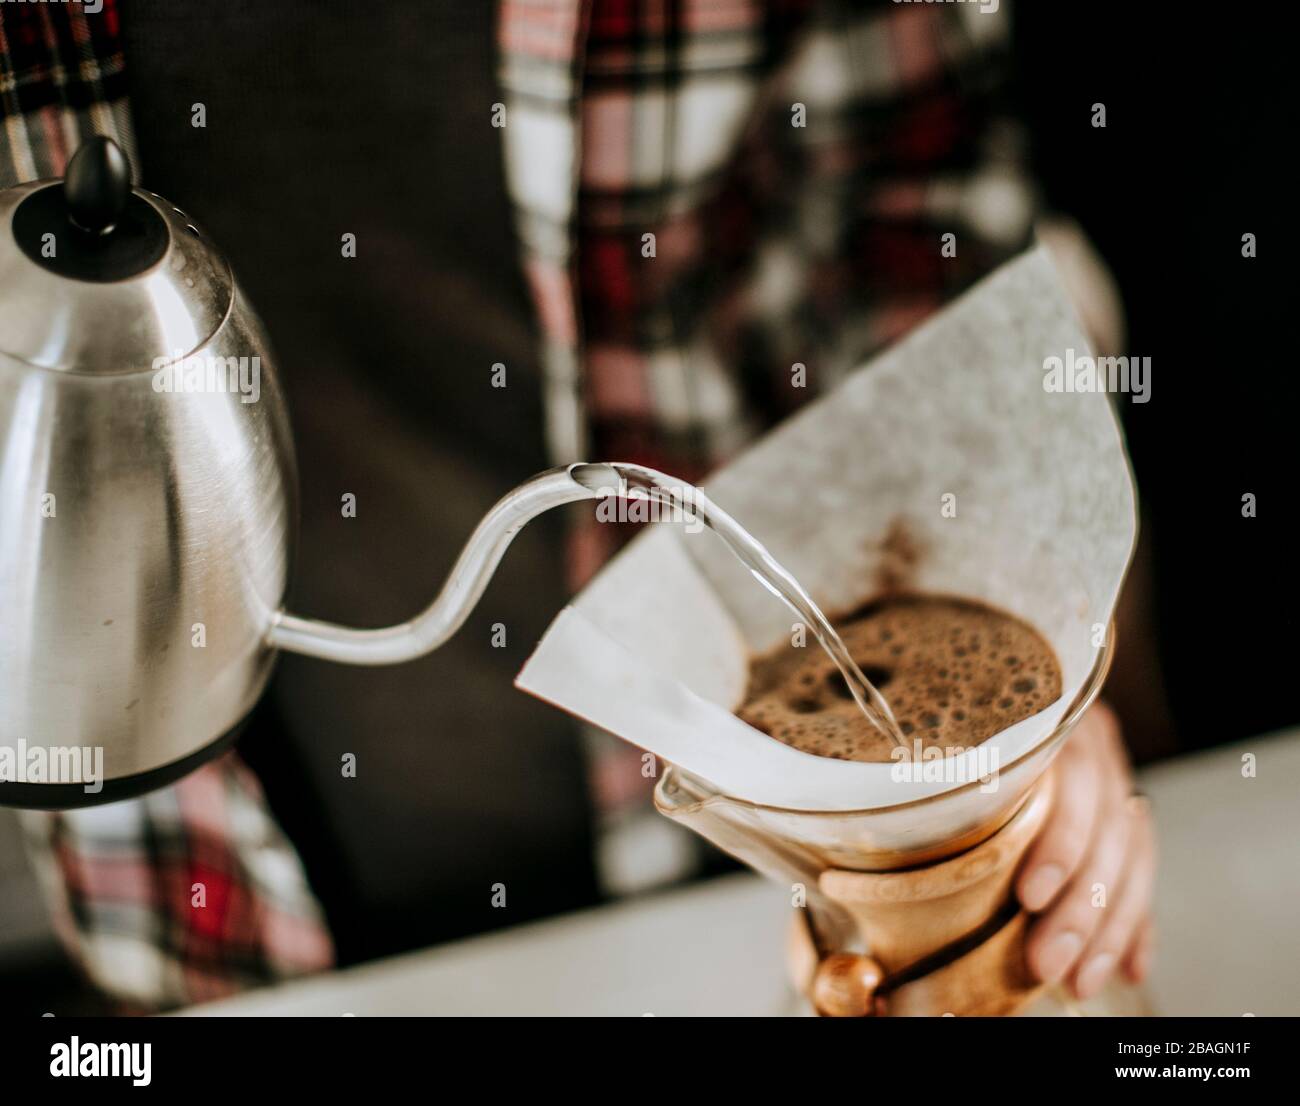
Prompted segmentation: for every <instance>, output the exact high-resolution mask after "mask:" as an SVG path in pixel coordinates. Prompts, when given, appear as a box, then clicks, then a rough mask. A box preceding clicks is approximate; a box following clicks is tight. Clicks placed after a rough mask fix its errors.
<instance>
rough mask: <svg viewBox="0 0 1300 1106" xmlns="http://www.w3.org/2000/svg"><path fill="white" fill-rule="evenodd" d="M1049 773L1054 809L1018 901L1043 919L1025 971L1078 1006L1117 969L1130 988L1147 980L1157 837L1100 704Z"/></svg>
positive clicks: (1033, 931) (1031, 854)
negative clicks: (1056, 986) (1064, 989)
mask: <svg viewBox="0 0 1300 1106" xmlns="http://www.w3.org/2000/svg"><path fill="white" fill-rule="evenodd" d="M1052 771H1053V772H1054V773H1055V774H1056V802H1055V805H1054V807H1053V809H1052V812H1051V814H1050V815H1049V816H1048V820H1047V824H1046V825H1045V826H1044V827H1043V831H1042V832H1041V833H1040V834H1039V836H1038V838H1037V840H1035V841H1034V843H1033V844H1032V845H1031V846H1030V847H1029V851H1028V853H1027V854H1026V855H1025V862H1024V864H1023V866H1022V867H1021V870H1020V872H1019V874H1018V875H1017V877H1016V894H1017V896H1018V897H1019V899H1020V902H1021V903H1022V904H1023V905H1024V907H1025V909H1026V910H1029V911H1031V912H1032V913H1035V914H1039V915H1040V916H1039V917H1038V918H1036V919H1034V921H1033V923H1032V924H1031V926H1030V929H1029V934H1028V937H1027V939H1026V948H1025V952H1026V957H1027V959H1028V963H1029V967H1030V970H1031V971H1033V972H1034V973H1035V974H1036V975H1037V976H1038V978H1040V979H1041V980H1043V981H1044V982H1046V983H1056V982H1058V981H1065V982H1066V983H1067V984H1068V985H1069V987H1070V989H1071V990H1072V991H1073V992H1074V994H1075V995H1076V996H1077V997H1078V998H1081V999H1085V998H1089V997H1091V996H1092V995H1095V994H1096V993H1097V992H1098V991H1100V990H1101V989H1102V987H1103V986H1104V985H1105V983H1106V981H1107V980H1108V979H1109V978H1110V977H1111V975H1112V974H1113V973H1114V971H1115V970H1116V969H1117V968H1118V969H1120V970H1121V971H1123V973H1124V975H1125V976H1126V977H1127V978H1128V979H1129V980H1131V981H1132V982H1134V983H1138V982H1141V981H1142V980H1143V979H1144V978H1145V977H1146V974H1147V971H1148V968H1149V966H1150V961H1151V946H1152V926H1151V917H1150V908H1151V892H1152V886H1153V884H1154V881H1155V863H1156V850H1155V834H1154V831H1153V827H1152V823H1151V814H1150V810H1149V807H1148V804H1147V801H1146V800H1145V799H1143V798H1142V797H1140V796H1136V795H1134V794H1133V779H1132V775H1131V773H1130V770H1129V763H1128V756H1127V754H1126V752H1125V750H1124V744H1123V739H1122V738H1121V736H1120V731H1119V723H1118V721H1117V720H1116V718H1115V714H1114V712H1113V711H1111V709H1110V708H1109V707H1107V706H1106V705H1105V704H1103V703H1096V704H1094V706H1093V707H1092V708H1091V709H1090V710H1089V711H1088V712H1087V713H1086V714H1085V715H1084V716H1083V718H1081V719H1080V720H1079V724H1078V725H1077V726H1076V727H1075V730H1074V732H1073V733H1072V734H1071V735H1070V736H1069V738H1067V739H1066V742H1065V746H1064V748H1062V750H1061V752H1060V754H1059V755H1058V757H1057V758H1056V763H1055V764H1054V765H1053V768H1052Z"/></svg>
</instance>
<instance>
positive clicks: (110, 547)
mask: <svg viewBox="0 0 1300 1106" xmlns="http://www.w3.org/2000/svg"><path fill="white" fill-rule="evenodd" d="M62 190H63V182H61V181H53V182H51V181H44V182H36V183H34V184H27V185H22V186H19V187H18V188H12V189H9V190H7V191H6V192H4V193H0V238H7V239H8V241H6V242H4V243H3V244H2V245H0V802H3V803H4V804H5V805H18V806H40V807H47V806H57V807H66V806H75V805H82V804H83V803H96V802H104V801H108V800H110V799H114V798H120V797H125V796H128V795H132V794H136V793H139V792H141V791H144V790H148V789H152V788H154V787H157V786H160V785H162V784H164V783H167V782H170V781H171V780H173V779H175V778H177V777H179V776H180V775H182V774H184V773H185V772H186V771H188V770H189V769H190V768H191V767H193V766H194V765H195V764H197V763H199V762H200V761H202V760H203V759H205V758H206V757H207V756H210V755H212V754H213V753H214V752H216V751H218V750H219V749H220V748H221V747H222V746H223V745H224V744H225V743H227V742H228V741H229V740H230V739H231V738H232V737H233V735H234V733H235V732H236V730H237V729H238V727H239V725H240V722H241V720H242V719H243V718H244V716H245V715H246V714H247V713H248V711H249V710H250V709H251V708H252V706H253V704H254V703H255V702H256V700H257V698H258V696H259V695H260V693H261V691H262V689H263V687H264V686H265V684H266V681H267V679H268V677H269V675H270V671H271V668H272V664H273V658H274V650H273V649H272V648H271V646H270V644H269V643H268V641H267V629H268V626H269V625H270V623H271V620H272V618H273V617H274V615H275V612H277V611H278V610H279V609H280V607H281V606H282V604H283V601H284V597H285V590H286V587H287V584H288V578H289V566H290V561H291V557H292V552H293V550H292V544H293V539H292V535H293V532H294V528H295V520H296V501H295V494H296V476H295V471H294V460H293V457H294V454H293V444H292V438H291V432H290V427H289V421H288V417H287V414H286V411H285V408H284V401H283V396H282V394H281V391H280V388H279V385H278V382H277V379H276V372H275V366H274V359H273V357H272V355H271V352H270V349H269V345H268V343H267V340H266V336H265V334H264V332H263V329H262V325H261V323H260V322H259V321H258V319H257V317H256V316H255V315H254V313H253V311H252V309H251V307H250V306H249V304H248V301H247V299H246V298H245V296H244V295H243V293H242V291H241V290H240V289H239V287H238V286H237V284H236V282H235V280H234V278H233V276H232V275H231V272H230V269H229V267H228V265H227V264H226V262H225V261H224V259H223V258H222V257H221V256H220V255H219V254H218V253H217V252H216V251H215V250H214V249H213V248H212V247H211V245H210V244H209V243H208V242H207V241H206V239H205V236H204V234H203V232H202V231H200V230H199V229H198V228H197V227H196V226H195V224H194V223H193V222H192V221H191V220H190V218H189V217H188V216H187V215H185V214H184V213H183V212H181V211H180V210H179V209H177V208H175V207H174V206H173V205H172V204H170V203H168V202H167V201H165V200H163V199H162V198H161V197H158V196H155V195H153V194H151V193H146V192H142V191H140V190H133V191H132V193H131V197H130V200H131V204H132V206H133V207H134V208H135V209H136V210H135V214H136V217H137V218H138V219H140V220H148V221H149V233H150V234H151V235H153V236H155V237H157V238H158V241H157V242H155V243H154V245H153V246H152V251H153V252H156V253H157V256H156V258H154V259H152V260H151V261H150V263H149V264H148V265H147V266H145V267H144V268H141V269H139V270H138V271H133V272H127V273H125V274H123V273H120V272H118V273H113V274H111V275H112V276H113V277H114V279H111V280H97V279H94V277H93V275H92V276H90V277H87V275H86V274H85V273H84V272H73V273H68V272H65V271H60V269H59V268H57V266H54V267H52V266H49V265H43V264H41V261H54V262H58V261H59V251H60V249H61V248H62V247H65V246H66V248H65V249H64V255H65V263H66V264H73V262H69V261H68V260H67V256H66V255H67V253H69V252H75V251H76V248H77V247H76V246H75V245H71V246H69V245H67V243H66V240H67V239H68V238H69V236H70V235H71V234H72V233H73V231H72V230H70V229H68V228H65V227H62V226H61V225H60V223H59V220H60V219H61V218H62V215H61V213H60V210H59V209H60V204H59V203H58V202H56V198H55V197H52V196H51V197H49V198H48V199H47V200H43V199H42V194H44V193H48V192H56V191H58V192H61V191H62ZM33 204H36V205H41V204H44V209H43V210H40V211H38V212H37V213H36V216H32V215H31V214H30V208H31V207H32V205H33ZM25 210H26V211H27V212H28V214H26V215H24V211H25ZM33 218H36V221H37V223H38V229H39V228H40V227H46V228H49V229H46V230H42V231H41V233H40V234H39V235H37V237H36V238H35V240H32V239H30V238H29V239H28V240H27V241H26V242H20V243H18V245H19V248H17V249H15V248H14V245H15V242H14V239H15V236H17V235H20V234H23V233H24V232H25V231H26V232H30V227H29V226H28V225H27V224H30V223H31V222H32V220H33ZM46 235H52V236H53V237H49V238H47V237H46ZM33 242H39V243H40V244H41V248H42V249H45V250H50V249H52V251H53V256H52V257H50V258H40V257H32V256H31V255H30V254H31V249H30V248H29V249H26V250H25V249H24V248H22V247H23V246H24V245H25V246H28V247H32V246H33ZM150 256H151V255H146V257H145V260H150ZM126 260H127V261H128V262H129V261H130V260H131V259H130V258H128V259H126ZM137 260H138V259H137ZM6 756H7V759H8V761H9V764H8V771H7V772H6V771H4V770H3V769H4V768H5V765H4V763H3V760H4V759H6Z"/></svg>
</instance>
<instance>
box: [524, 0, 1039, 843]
mask: <svg viewBox="0 0 1300 1106" xmlns="http://www.w3.org/2000/svg"><path fill="white" fill-rule="evenodd" d="M499 37H500V43H501V51H502V73H501V81H502V85H503V88H504V90H505V103H506V109H507V122H506V126H505V128H504V130H503V135H504V142H505V152H506V166H507V173H508V177H509V184H510V189H511V193H512V196H513V198H514V200H515V203H516V206H517V210H518V227H519V235H520V238H521V240H522V242H523V245H524V251H525V257H524V265H525V269H526V272H527V274H528V277H529V281H530V284H531V287H532V291H533V296H534V300H535V302H536V306H537V311H538V315H539V318H540V320H541V324H542V330H543V337H544V366H545V369H546V401H547V407H546V410H547V417H548V431H549V435H550V438H549V442H550V448H551V450H552V453H553V457H554V460H555V461H556V462H557V463H564V462H568V461H572V460H575V459H594V460H619V461H632V462H636V463H639V464H645V465H650V466H652V467H654V468H658V469H662V470H664V471H666V472H671V473H673V474H674V475H677V476H680V477H682V478H683V479H686V480H690V481H695V480H698V479H700V478H703V477H704V476H705V475H707V473H708V472H710V471H711V470H712V469H713V468H715V467H717V465H718V464H720V463H721V462H722V461H724V460H725V459H726V458H727V457H728V456H729V455H731V454H732V453H733V452H734V451H735V450H736V449H738V448H739V447H740V446H742V445H743V444H744V443H745V442H746V441H747V440H749V438H751V437H752V436H753V435H754V434H755V433H756V432H759V431H761V430H762V429H764V428H766V427H768V426H770V425H772V424H773V423H774V422H776V421H777V420H779V419H780V418H782V417H783V416H784V415H786V414H789V413H790V412H791V411H793V410H794V409H795V408H797V407H798V406H799V405H800V404H801V403H803V402H804V401H805V400H806V399H808V398H810V397H811V396H812V395H814V394H816V393H817V392H818V391H819V390H822V389H825V388H827V387H830V386H833V385H834V384H835V383H836V382H837V381H838V380H839V379H841V378H842V377H843V376H844V374H845V373H847V372H849V371H851V370H852V369H854V368H856V367H857V366H858V365H860V364H861V363H862V362H863V361H864V360H866V359H867V358H868V357H869V356H870V355H871V354H872V353H873V352H875V351H876V350H878V349H880V348H881V347H882V346H884V345H886V344H888V343H889V342H891V341H893V340H894V339H895V338H897V337H898V336H899V335H901V334H903V333H905V332H906V331H907V330H909V329H910V328H911V327H913V326H914V325H916V323H918V322H920V321H921V320H922V319H923V318H925V317H926V316H927V315H928V314H929V313H930V312H932V311H934V310H935V309H936V308H938V307H940V306H941V305H942V304H943V303H944V302H945V301H947V300H948V299H950V298H951V297H953V296H955V295H956V294H957V293H959V292H961V291H962V290H963V289H965V288H966V287H968V286H969V285H970V284H972V283H974V282H975V281H976V280H978V279H979V278H980V277H981V276H982V275H984V274H985V273H987V272H988V271H990V270H991V269H993V268H995V267H996V266H997V265H999V264H1000V263H1001V262H1003V261H1005V260H1007V259H1008V258H1010V257H1011V256H1013V255H1014V254H1016V253H1018V252H1019V251H1020V250H1022V249H1023V248H1024V247H1025V245H1026V244H1027V242H1028V239H1029V235H1030V218H1031V214H1032V209H1033V203H1032V197H1031V193H1030V190H1029V188H1028V186H1027V184H1026V180H1025V176H1024V173H1023V170H1022V161H1023V158H1022V153H1021V136H1020V132H1019V129H1018V127H1017V125H1016V122H1015V120H1014V118H1013V117H1012V116H1011V114H1010V113H1009V112H1008V110H1007V108H1006V105H1005V102H1004V89H1003V81H1002V80H1001V79H1000V74H1001V72H1002V70H1003V68H1004V67H1003V66H1002V64H1001V62H1002V53H1003V50H1004V49H1005V46H1006V39H1007V25H1006V15H1005V13H985V12H981V11H980V10H979V9H978V8H977V7H975V6H972V5H946V6H945V5H928V4H927V5H921V4H896V3H891V2H889V0H875V2H871V3H851V2H845V0H766V2H761V0H657V2H656V0H649V2H648V0H505V2H504V3H503V4H502V6H501V20H500V35H499ZM797 123H798V124H802V125H796V124H797ZM945 233H951V234H953V235H955V247H956V253H955V256H952V257H945V256H943V255H942V253H941V250H940V245H941V235H943V234H945ZM648 236H649V237H648ZM650 243H653V251H651V249H650ZM651 252H653V256H650V254H651ZM796 365H802V366H804V372H805V378H806V381H807V387H803V388H799V387H794V386H792V382H793V380H794V366H796ZM632 529H634V528H624V529H620V528H617V527H614V526H610V525H607V524H596V523H595V522H594V520H589V521H588V523H587V524H585V525H579V526H578V527H576V528H575V530H574V532H573V534H572V536H571V542H572V546H571V550H570V557H569V567H570V571H571V577H572V579H571V583H572V584H573V586H574V587H575V588H576V587H577V586H579V585H581V584H582V583H583V582H585V580H586V579H587V578H588V577H589V576H590V574H591V573H592V572H594V571H595V569H596V568H598V567H599V566H600V564H601V563H603V562H604V561H605V560H606V559H607V558H608V556H609V555H610V554H611V553H612V552H613V551H614V550H615V548H616V547H617V546H618V545H619V544H621V542H622V541H624V540H625V539H626V538H627V537H629V536H630V533H631V530H632ZM592 747H593V755H594V756H595V759H596V769H595V771H594V772H593V780H594V782H595V785H596V791H597V798H598V802H599V804H600V806H601V807H602V808H603V809H604V810H605V811H606V812H608V813H611V814H612V815H613V816H614V818H617V817H618V812H619V810H620V809H621V810H628V809H631V810H638V809H639V810H646V809H647V808H648V804H647V798H648V791H649V789H650V788H651V787H652V785H653V783H654V780H653V779H646V778H645V777H644V775H643V774H642V773H641V771H640V768H641V764H640V757H639V754H638V753H637V752H636V750H633V749H630V748H628V747H627V746H624V745H622V744H620V743H617V742H614V741H613V740H612V739H609V740H606V741H603V742H602V741H599V740H597V741H595V742H593V746H592Z"/></svg>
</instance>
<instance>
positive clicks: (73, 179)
mask: <svg viewBox="0 0 1300 1106" xmlns="http://www.w3.org/2000/svg"><path fill="white" fill-rule="evenodd" d="M63 194H64V197H65V199H66V201H67V204H68V217H69V218H70V219H71V220H72V222H73V223H75V224H76V225H77V226H78V227H80V228H81V229H82V230H84V231H87V232H89V233H90V234H108V233H109V232H110V231H111V230H112V229H113V228H114V227H115V226H116V225H117V221H118V220H119V219H120V218H121V217H122V210H123V208H125V207H126V200H127V197H128V196H129V195H130V194H131V166H130V165H129V164H128V163H127V160H126V155H125V154H124V153H122V149H121V147H120V146H118V144H117V143H116V142H114V141H113V140H112V139H111V138H105V137H103V136H102V135H96V136H94V137H93V138H88V139H87V140H86V141H85V142H83V143H82V144H81V146H80V147H78V149H77V152H76V153H75V154H73V155H72V160H71V161H70V162H69V163H68V171H67V173H66V174H64V177H63Z"/></svg>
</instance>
